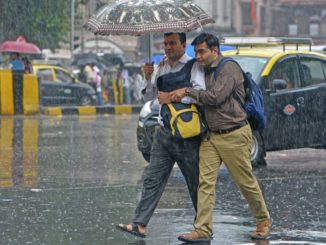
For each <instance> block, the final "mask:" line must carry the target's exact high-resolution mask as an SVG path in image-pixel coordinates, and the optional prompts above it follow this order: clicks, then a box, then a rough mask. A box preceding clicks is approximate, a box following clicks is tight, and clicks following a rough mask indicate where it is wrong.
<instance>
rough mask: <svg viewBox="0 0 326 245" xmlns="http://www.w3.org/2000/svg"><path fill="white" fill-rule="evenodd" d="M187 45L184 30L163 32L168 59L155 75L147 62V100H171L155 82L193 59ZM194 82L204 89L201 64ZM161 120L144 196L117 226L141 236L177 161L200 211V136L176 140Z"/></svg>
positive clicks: (193, 73) (195, 68)
mask: <svg viewBox="0 0 326 245" xmlns="http://www.w3.org/2000/svg"><path fill="white" fill-rule="evenodd" d="M185 48H186V34H185V33H165V34H164V51H165V54H166V57H167V59H165V60H164V62H162V63H161V64H160V66H159V67H158V70H157V72H156V74H155V73H153V72H154V67H153V65H152V64H146V65H145V67H144V73H145V79H146V80H147V81H148V82H147V86H146V88H145V89H144V92H145V98H146V100H149V99H154V98H156V97H157V96H158V99H159V102H160V104H161V105H163V104H169V103H171V99H170V94H169V92H159V93H158V91H157V87H156V82H157V80H158V78H159V77H160V76H163V75H166V74H168V73H170V72H173V73H175V72H178V71H180V70H181V69H182V68H183V67H184V66H185V64H186V63H187V61H188V60H189V59H190V57H189V56H187V55H186V54H185ZM191 83H192V87H193V88H196V89H205V81H204V72H203V69H202V68H200V67H199V66H198V65H193V66H192V69H191ZM194 101H195V100H194V99H192V98H187V97H186V98H184V99H183V100H182V103H185V104H190V103H193V102H194ZM159 123H160V126H159V127H157V128H156V129H155V133H154V136H153V144H152V149H151V158H150V163H149V165H148V166H147V167H146V169H145V172H144V180H143V190H142V195H141V199H140V201H139V202H138V205H137V207H136V210H135V215H134V218H133V219H132V222H131V223H129V224H119V225H117V228H118V229H119V230H121V231H124V232H127V233H130V234H132V235H135V236H138V237H142V238H144V237H145V236H146V229H147V224H148V222H149V220H150V218H151V216H152V215H153V213H154V210H155V208H156V206H157V204H158V202H159V200H160V198H161V196H162V194H163V191H164V188H165V186H166V183H167V181H168V178H169V176H170V173H171V171H172V168H173V166H174V163H175V162H177V164H178V166H179V168H180V170H181V172H182V174H183V176H184V177H185V180H186V183H187V187H188V190H189V194H190V197H191V200H192V203H193V206H194V208H195V210H196V211H197V189H198V176H199V168H198V162H199V155H198V153H199V144H200V137H199V136H197V137H192V138H189V139H184V140H181V139H176V138H174V137H173V136H172V134H171V132H169V131H168V130H167V129H166V127H164V126H163V123H162V120H161V119H160V118H159Z"/></svg>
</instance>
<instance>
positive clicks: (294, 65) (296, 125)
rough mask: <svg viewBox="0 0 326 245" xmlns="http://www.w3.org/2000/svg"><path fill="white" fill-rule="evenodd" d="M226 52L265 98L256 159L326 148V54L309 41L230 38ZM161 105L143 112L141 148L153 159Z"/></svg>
mask: <svg viewBox="0 0 326 245" xmlns="http://www.w3.org/2000/svg"><path fill="white" fill-rule="evenodd" d="M222 44H223V45H231V46H234V47H235V49H234V50H230V51H225V52H223V55H224V56H228V57H232V58H233V59H235V60H236V61H237V62H238V63H239V64H240V65H241V67H242V69H243V70H244V71H245V72H250V73H251V74H252V76H253V79H254V80H255V82H256V83H257V84H258V85H259V86H260V88H261V90H262V92H263V95H264V106H265V114H266V118H267V128H266V129H264V130H263V132H257V131H254V132H253V146H252V152H251V161H252V164H253V166H259V165H265V164H266V162H265V159H264V157H265V155H266V151H276V150H285V149H295V148H303V147H311V148H326V131H325V123H326V106H325V104H326V55H323V54H321V53H315V52H312V51H311V44H312V40H311V39H310V38H273V37H262V38H240V37H236V38H232V37H230V38H225V39H224V40H223V41H222ZM157 109H158V106H157V102H148V103H147V104H145V105H144V107H143V109H142V112H141V114H140V119H139V126H138V130H137V136H138V149H139V150H140V151H141V152H142V153H143V155H144V157H146V158H147V159H149V153H150V151H149V150H150V142H151V134H152V132H153V130H152V129H153V122H154V121H155V119H154V118H155V117H157V114H158V112H157Z"/></svg>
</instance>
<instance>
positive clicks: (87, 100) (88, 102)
mask: <svg viewBox="0 0 326 245" xmlns="http://www.w3.org/2000/svg"><path fill="white" fill-rule="evenodd" d="M79 104H80V105H81V106H88V105H92V104H93V103H92V99H91V97H89V96H83V97H81V99H80V102H79Z"/></svg>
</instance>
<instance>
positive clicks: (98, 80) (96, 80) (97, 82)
mask: <svg viewBox="0 0 326 245" xmlns="http://www.w3.org/2000/svg"><path fill="white" fill-rule="evenodd" d="M91 84H92V87H93V88H94V90H95V92H96V103H97V105H103V99H102V77H101V75H100V69H98V67H97V66H96V65H93V66H92V82H91Z"/></svg>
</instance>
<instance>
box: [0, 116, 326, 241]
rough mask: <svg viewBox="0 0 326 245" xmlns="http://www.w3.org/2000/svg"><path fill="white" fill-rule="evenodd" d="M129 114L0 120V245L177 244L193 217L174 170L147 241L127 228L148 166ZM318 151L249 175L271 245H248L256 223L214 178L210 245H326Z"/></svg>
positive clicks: (274, 156) (274, 158) (223, 179)
mask: <svg viewBox="0 0 326 245" xmlns="http://www.w3.org/2000/svg"><path fill="white" fill-rule="evenodd" d="M137 120H138V116H137V115H122V116H117V115H109V116H84V117H77V116H64V117H47V116H36V117H22V116H13V117H1V119H0V236H1V240H0V244H1V245H9V244H13V245H17V244H33V245H34V244H85V245H86V244H109V245H120V244H121V245H127V244H129V245H131V244H144V245H145V244H147V245H154V244H157V245H167V244H171V245H172V244H181V243H180V242H179V241H178V240H177V235H178V234H179V233H181V232H185V231H190V229H191V228H192V226H191V224H192V221H193V218H194V211H193V209H192V205H191V202H190V199H189V197H188V194H187V190H186V186H185V182H184V180H183V177H182V175H181V173H180V171H179V170H178V169H177V168H175V169H174V170H173V174H172V176H171V177H170V180H169V184H168V187H167V188H166V190H165V193H164V196H163V198H162V199H161V201H160V203H159V206H158V208H157V210H156V213H155V214H154V216H153V217H152V219H151V221H150V224H149V230H148V231H149V232H148V236H147V238H146V239H144V240H139V239H136V238H134V237H132V236H129V235H126V234H124V233H122V232H119V231H117V230H116V229H115V225H116V224H117V223H122V222H128V221H129V220H130V219H131V218H132V215H133V210H134V208H135V205H136V203H137V200H138V198H139V195H140V191H141V178H142V172H143V170H144V168H145V167H146V165H147V163H146V162H145V160H143V158H142V156H141V154H140V153H139V152H138V150H137V142H136V127H137ZM325 159H326V151H325V150H314V149H300V150H291V151H281V152H272V153H268V155H267V162H268V167H267V168H263V169H259V170H256V171H255V174H256V176H257V178H258V180H259V182H260V184H261V187H262V190H263V193H264V196H265V198H266V202H267V204H268V207H269V209H270V211H271V215H272V217H273V228H272V235H271V239H270V241H259V242H256V243H252V242H251V240H250V237H249V234H250V232H251V231H252V230H253V229H254V226H255V223H254V220H253V218H252V216H251V214H250V211H249V209H248V206H247V204H246V202H245V201H244V200H243V198H242V197H241V196H240V194H239V192H238V190H237V188H236V186H235V185H234V183H233V182H232V180H231V178H230V176H229V174H228V172H227V171H226V170H225V169H224V168H223V169H222V170H221V174H220V179H219V185H218V196H217V199H218V200H217V203H216V209H215V212H214V240H213V241H212V243H211V244H259V245H266V244H326V215H325V205H326V196H325V194H324V192H325V186H326V164H325Z"/></svg>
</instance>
